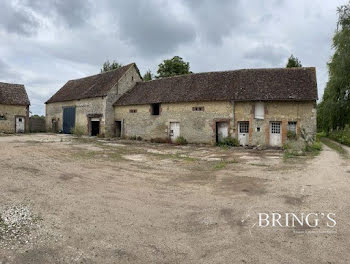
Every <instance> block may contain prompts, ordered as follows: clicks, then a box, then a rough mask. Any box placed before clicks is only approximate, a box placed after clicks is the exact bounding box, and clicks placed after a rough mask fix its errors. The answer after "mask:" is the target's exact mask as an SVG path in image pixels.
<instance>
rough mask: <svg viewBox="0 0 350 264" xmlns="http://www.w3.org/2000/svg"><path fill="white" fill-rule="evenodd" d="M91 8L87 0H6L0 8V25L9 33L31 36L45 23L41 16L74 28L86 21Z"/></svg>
mask: <svg viewBox="0 0 350 264" xmlns="http://www.w3.org/2000/svg"><path fill="white" fill-rule="evenodd" d="M90 10H91V3H90V1H87V0H74V1H69V0H66V1H65V0H61V1H55V0H46V1H39V0H20V1H17V2H11V1H9V0H5V1H4V2H3V3H1V8H0V26H2V27H3V28H4V29H5V30H6V31H7V32H9V33H16V34H18V35H24V36H30V35H33V34H35V33H37V30H38V29H39V28H40V27H41V26H42V25H43V24H44V23H43V21H41V19H40V17H41V18H46V19H49V20H53V21H54V22H55V23H56V24H60V23H63V24H65V25H66V26H67V27H72V28H74V27H79V26H81V25H83V24H85V23H86V21H87V20H88V19H89V15H90Z"/></svg>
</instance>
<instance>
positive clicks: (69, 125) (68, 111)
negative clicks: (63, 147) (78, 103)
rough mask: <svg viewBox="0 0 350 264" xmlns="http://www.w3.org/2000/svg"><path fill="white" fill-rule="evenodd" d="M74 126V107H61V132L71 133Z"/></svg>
mask: <svg viewBox="0 0 350 264" xmlns="http://www.w3.org/2000/svg"><path fill="white" fill-rule="evenodd" d="M74 127H75V107H64V108H63V133H64V134H71V133H72V129H74Z"/></svg>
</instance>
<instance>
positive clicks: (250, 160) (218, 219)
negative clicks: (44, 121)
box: [0, 134, 350, 264]
mask: <svg viewBox="0 0 350 264" xmlns="http://www.w3.org/2000/svg"><path fill="white" fill-rule="evenodd" d="M323 147H324V150H323V151H322V152H321V154H320V155H319V156H316V157H299V158H292V159H288V160H284V159H283V152H282V151H280V150H260V151H259V150H253V149H243V148H236V149H223V148H219V147H211V146H194V145H188V146H171V145H167V144H152V143H146V142H139V141H123V140H104V139H91V138H80V139H76V138H73V137H72V136H69V135H53V134H32V135H20V136H16V135H13V136H0V156H1V159H0V263H1V264H3V263H45V264H46V263H349V260H350V251H349V245H350V222H349V220H350V218H349V216H350V203H349V201H350V160H348V159H345V158H343V157H341V156H339V155H338V154H337V153H336V152H335V151H333V150H331V149H329V148H328V147H326V146H323ZM260 212H262V213H271V212H279V213H285V212H291V213H301V212H305V213H335V214H336V217H335V219H336V222H337V224H336V227H334V228H329V227H326V226H325V225H324V224H323V222H322V219H321V220H320V223H321V222H322V223H321V224H320V226H318V227H316V228H306V227H305V226H303V227H300V228H291V227H271V226H269V227H266V228H262V227H259V226H258V225H257V222H258V213H260ZM311 231H312V232H311Z"/></svg>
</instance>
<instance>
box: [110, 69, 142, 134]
mask: <svg viewBox="0 0 350 264" xmlns="http://www.w3.org/2000/svg"><path fill="white" fill-rule="evenodd" d="M139 81H142V79H141V77H140V75H139V73H138V71H137V69H136V67H135V66H133V67H130V69H129V70H128V71H127V72H126V73H125V74H124V75H123V76H122V77H121V78H120V80H119V81H118V83H117V84H116V85H115V86H114V87H113V88H112V89H111V90H110V91H109V92H108V95H107V98H106V109H105V117H106V119H105V120H106V121H105V122H106V131H105V132H106V137H113V136H115V118H114V107H113V104H114V103H115V102H116V101H117V100H118V98H119V97H120V96H122V95H123V94H124V93H125V92H127V91H128V90H130V89H131V88H132V87H133V86H134V85H135V83H136V82H139Z"/></svg>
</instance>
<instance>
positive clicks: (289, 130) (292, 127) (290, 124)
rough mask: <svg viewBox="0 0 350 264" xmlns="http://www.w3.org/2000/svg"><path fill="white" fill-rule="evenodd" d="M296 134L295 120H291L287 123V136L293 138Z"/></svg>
mask: <svg viewBox="0 0 350 264" xmlns="http://www.w3.org/2000/svg"><path fill="white" fill-rule="evenodd" d="M296 135H297V122H295V121H291V122H288V125H287V138H288V139H295V138H296Z"/></svg>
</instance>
